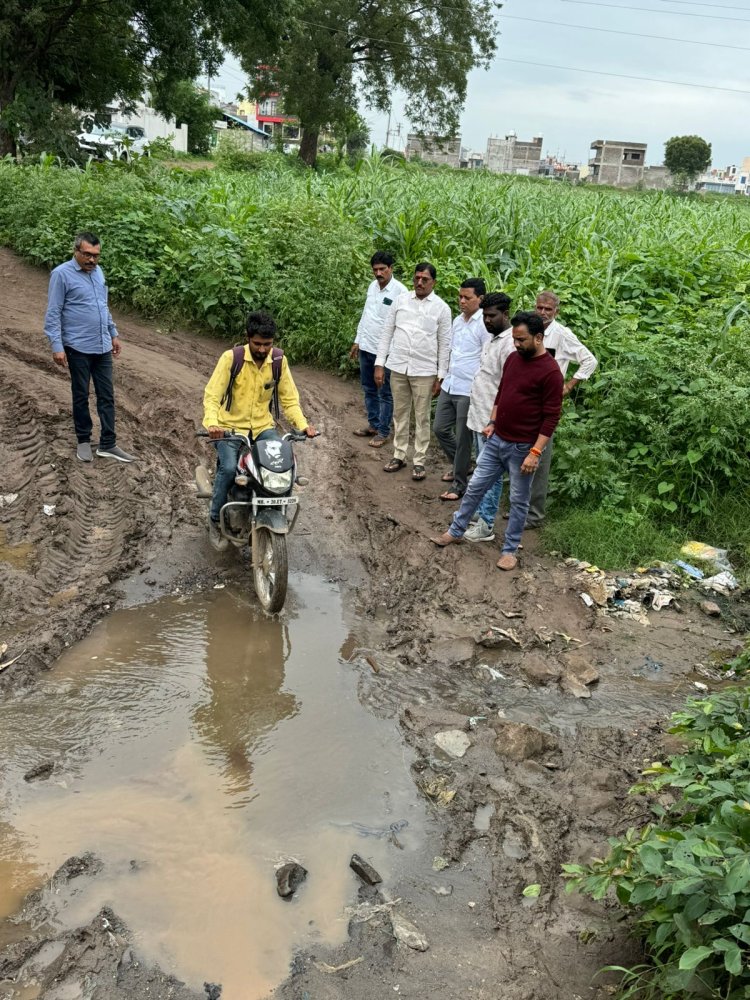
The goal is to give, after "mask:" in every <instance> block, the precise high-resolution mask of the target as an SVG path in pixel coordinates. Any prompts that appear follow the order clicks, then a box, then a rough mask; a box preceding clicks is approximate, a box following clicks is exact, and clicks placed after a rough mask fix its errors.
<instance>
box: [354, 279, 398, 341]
mask: <svg viewBox="0 0 750 1000" xmlns="http://www.w3.org/2000/svg"><path fill="white" fill-rule="evenodd" d="M405 291H406V288H405V287H404V285H402V284H401V282H400V281H399V280H398V279H397V278H391V280H390V281H389V282H388V284H387V285H386V286H385V288H381V287H380V285H379V284H378V283H377V281H372V282H370V285H369V286H368V288H367V297H366V299H365V308H364V309H363V310H362V318H361V319H360V321H359V326H358V327H357V336H356V337H355V338H354V343H355V344H357V345H358V347H359V349H360V351H367V352H368V353H370V354H377V353H378V344H379V343H380V334H381V333H382V332H383V323H385V318H386V316H387V315H388V312H389V310H390V309H392V308H393V306H394V305H395V303H396V299H397V298H398V297H399V295H403V294H404V292H405Z"/></svg>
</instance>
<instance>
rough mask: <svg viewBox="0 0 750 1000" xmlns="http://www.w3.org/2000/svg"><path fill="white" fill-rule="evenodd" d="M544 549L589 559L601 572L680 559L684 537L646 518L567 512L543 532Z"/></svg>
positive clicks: (553, 518)
mask: <svg viewBox="0 0 750 1000" xmlns="http://www.w3.org/2000/svg"><path fill="white" fill-rule="evenodd" d="M542 539H543V541H544V546H545V548H546V549H547V550H548V551H557V552H560V553H562V555H564V556H566V557H567V556H574V557H575V558H576V559H586V560H587V561H588V562H592V563H594V564H595V565H596V566H598V567H599V568H600V569H604V570H618V569H623V568H626V567H628V566H636V565H639V566H648V565H650V564H651V563H653V562H654V561H656V560H663V561H665V562H666V561H668V560H671V559H676V558H678V554H679V550H680V545H681V544H682V541H683V538H682V536H681V535H680V534H678V533H677V532H675V531H674V530H672V531H670V530H668V529H665V528H661V527H658V526H657V525H655V524H654V523H653V522H652V521H649V520H647V519H646V518H645V517H643V516H637V517H635V518H633V517H630V518H628V517H627V515H625V514H619V513H617V512H613V511H608V510H567V511H563V512H562V513H561V514H560V516H559V517H555V516H554V515H553V517H552V518H550V519H549V520H548V522H547V524H546V525H545V527H544V528H543V530H542Z"/></svg>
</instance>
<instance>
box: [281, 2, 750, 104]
mask: <svg viewBox="0 0 750 1000" xmlns="http://www.w3.org/2000/svg"><path fill="white" fill-rule="evenodd" d="M295 20H297V21H299V22H300V24H306V25H308V27H311V28H324V29H325V30H326V31H331V32H333V33H334V34H344V35H348V34H349V32H348V31H347V30H346V29H345V28H334V27H333V26H331V25H330V24H322V23H321V22H320V21H305V20H304V19H303V18H301V17H298V18H295ZM363 41H367V42H368V43H372V42H381V43H383V44H384V45H400V46H404V47H405V48H412V47H414V46H417V47H421V48H424V49H429V50H431V51H433V52H464V51H465V50H464V49H462V48H460V47H459V46H457V45H429V44H425V43H423V42H396V41H394V40H393V39H390V38H372V37H368V38H366V39H365V38H363ZM501 59H502V61H504V62H511V63H517V64H518V65H519V66H535V67H536V68H537V69H541V68H542V67H544V68H549V69H562V70H567V71H570V72H572V73H590V74H593V75H594V76H616V77H619V78H620V79H621V80H639V81H642V82H644V83H664V84H670V85H674V86H677V87H692V88H694V89H697V90H720V91H723V92H724V93H727V94H750V90H739V89H737V88H735V87H718V86H715V85H714V84H710V83H690V82H688V81H687V80H663V79H659V78H658V77H652V76H633V75H632V74H631V73H614V72H612V71H611V70H603V69H583V68H582V67H580V66H556V65H553V64H552V63H548V62H539V61H538V60H537V61H533V60H530V59H509V58H506V57H505V56H501Z"/></svg>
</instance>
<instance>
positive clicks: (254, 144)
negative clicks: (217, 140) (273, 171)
mask: <svg viewBox="0 0 750 1000" xmlns="http://www.w3.org/2000/svg"><path fill="white" fill-rule="evenodd" d="M216 129H217V132H219V133H221V132H223V131H227V132H230V131H231V132H232V135H233V136H234V137H235V139H236V140H237V141H239V142H241V143H242V145H243V146H244V148H245V149H247V150H250V151H251V152H259V153H263V152H265V151H266V150H267V149H268V147H269V146H270V144H271V136H270V135H269V134H268V133H267V132H264V131H263V129H262V128H259V127H258V126H257V125H253V123H252V122H249V121H247V120H246V119H245V118H242V117H240V116H239V115H236V114H234V113H233V112H231V111H227V110H226V109H223V110H222V112H221V118H220V119H219V121H218V122H216Z"/></svg>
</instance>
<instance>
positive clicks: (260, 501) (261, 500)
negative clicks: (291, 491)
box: [253, 497, 299, 507]
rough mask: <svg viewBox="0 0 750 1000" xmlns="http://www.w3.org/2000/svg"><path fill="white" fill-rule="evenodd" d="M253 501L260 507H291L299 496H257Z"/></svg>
mask: <svg viewBox="0 0 750 1000" xmlns="http://www.w3.org/2000/svg"><path fill="white" fill-rule="evenodd" d="M253 503H254V504H257V505H258V506H259V507H289V506H292V505H293V504H296V503H299V500H298V498H297V497H278V498H277V497H255V499H254V500H253Z"/></svg>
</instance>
